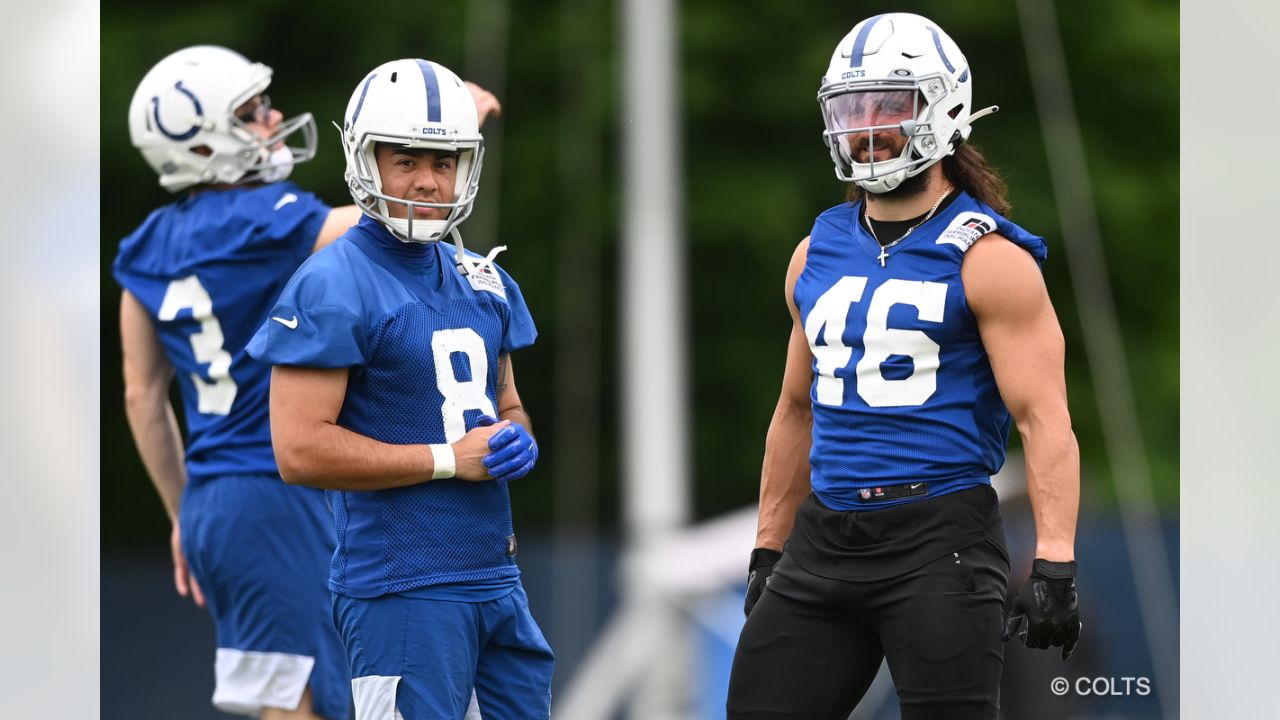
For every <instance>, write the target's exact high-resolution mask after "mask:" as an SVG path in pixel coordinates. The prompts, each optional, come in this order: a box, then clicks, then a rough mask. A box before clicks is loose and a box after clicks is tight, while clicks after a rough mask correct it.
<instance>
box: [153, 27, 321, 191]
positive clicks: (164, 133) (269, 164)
mask: <svg viewBox="0 0 1280 720" xmlns="http://www.w3.org/2000/svg"><path fill="white" fill-rule="evenodd" d="M270 84H271V68H269V67H267V66H266V65H263V64H262V63H251V62H249V60H247V59H246V58H245V57H244V56H243V55H241V54H239V53H237V52H234V51H232V50H228V49H226V48H223V47H218V46H215V45H198V46H195V47H189V48H185V49H183V50H179V51H177V52H175V53H173V54H172V55H169V56H168V57H166V58H165V59H163V60H161V61H160V62H158V63H156V65H155V67H153V68H151V70H150V71H149V72H147V74H146V76H145V77H144V78H142V82H141V83H139V84H138V89H137V90H135V91H134V93H133V101H132V102H130V104H129V137H130V139H132V141H133V145H134V147H136V148H138V149H139V150H141V151H142V156H143V157H144V158H146V160H147V163H148V164H150V165H151V167H152V168H153V169H154V170H155V171H156V172H157V173H159V174H160V185H161V187H163V188H165V189H166V190H168V191H170V192H178V191H180V190H183V189H185V188H188V187H190V186H192V185H197V184H201V183H246V182H255V181H256V182H275V181H278V180H283V179H284V178H286V177H288V175H289V172H290V171H291V170H292V169H293V166H294V165H295V164H297V163H300V162H306V161H307V160H310V159H311V158H313V157H315V153H316V125H315V120H313V119H312V117H311V114H310V113H303V114H301V115H298V116H296V117H293V118H290V119H288V120H286V121H284V122H283V123H282V124H281V125H280V127H279V129H278V130H277V131H276V132H275V134H274V135H272V136H271V137H269V138H264V137H261V136H260V135H258V134H257V133H255V132H254V131H253V130H252V129H250V128H249V127H248V126H247V124H246V123H245V122H244V121H243V120H241V119H239V118H237V117H236V116H235V111H236V108H238V107H240V106H241V105H243V104H245V103H246V102H247V101H249V100H250V99H252V98H253V97H254V96H256V95H259V94H261V93H262V92H263V91H264V90H266V89H267V86H268V85H270ZM298 131H301V132H302V137H301V140H302V144H301V145H300V146H299V145H289V144H288V143H287V142H286V139H288V138H290V136H293V135H294V133H297V132H298ZM296 139H297V138H296V137H295V138H294V140H296Z"/></svg>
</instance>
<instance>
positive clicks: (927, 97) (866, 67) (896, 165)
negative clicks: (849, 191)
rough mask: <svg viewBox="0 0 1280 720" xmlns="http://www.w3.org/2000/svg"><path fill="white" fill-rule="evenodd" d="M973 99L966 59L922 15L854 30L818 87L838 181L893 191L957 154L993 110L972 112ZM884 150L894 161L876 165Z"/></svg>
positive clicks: (879, 19)
mask: <svg viewBox="0 0 1280 720" xmlns="http://www.w3.org/2000/svg"><path fill="white" fill-rule="evenodd" d="M972 98H973V79H972V77H971V76H970V73H969V63H968V61H966V60H965V58H964V55H963V54H962V53H961V52H960V48H959V47H958V46H957V45H956V44H955V43H954V42H953V41H952V40H951V38H950V37H947V34H946V33H944V32H943V31H942V30H941V29H940V28H939V27H938V26H937V25H936V24H934V23H933V22H931V21H930V20H928V19H927V18H923V17H921V16H919V15H912V14H910V13H886V14H884V15H876V16H875V17H871V18H868V19H866V20H863V21H862V22H860V23H858V24H857V25H854V26H853V29H852V30H850V31H849V34H848V35H845V37H844V39H843V40H841V41H840V44H839V45H837V46H836V50H835V52H834V53H832V55H831V64H830V65H829V66H828V67H827V72H826V74H825V75H823V77H822V86H821V88H820V89H819V90H818V103H819V104H820V105H821V106H822V118H823V121H824V122H825V123H826V131H825V132H823V134H822V139H823V141H824V142H825V143H826V144H827V147H828V148H829V149H830V150H831V159H832V161H833V162H834V163H835V167H836V176H837V177H839V178H840V179H841V180H843V181H844V182H853V183H857V185H858V186H859V187H861V188H862V189H864V190H866V191H868V192H872V193H883V192H888V191H890V190H893V189H894V188H896V187H898V186H899V185H900V184H902V181H903V180H906V179H907V178H909V177H913V176H915V175H918V174H920V173H922V172H924V171H925V169H927V168H928V167H929V166H930V165H933V164H934V163H936V162H938V161H939V160H941V159H942V158H944V157H946V156H947V155H950V154H952V153H953V152H955V149H956V146H957V145H959V144H960V143H962V142H964V141H965V140H967V139H968V138H969V132H970V124H971V123H972V122H973V121H974V120H976V119H978V118H979V117H982V116H983V115H987V114H989V113H992V112H995V111H996V109H997V108H995V107H994V106H993V107H990V108H987V109H986V110H982V111H981V112H977V113H974V112H973V100H972ZM899 139H904V140H905V141H904V142H903V145H902V150H901V151H900V152H899V153H897V154H896V155H892V147H893V145H895V144H896V142H897V141H899ZM877 141H879V146H880V147H879V148H877ZM885 145H889V148H890V149H889V152H890V153H891V156H890V157H885V158H882V159H879V160H877V159H876V155H877V154H878V153H879V154H883V152H884V147H885ZM860 160H861V162H860Z"/></svg>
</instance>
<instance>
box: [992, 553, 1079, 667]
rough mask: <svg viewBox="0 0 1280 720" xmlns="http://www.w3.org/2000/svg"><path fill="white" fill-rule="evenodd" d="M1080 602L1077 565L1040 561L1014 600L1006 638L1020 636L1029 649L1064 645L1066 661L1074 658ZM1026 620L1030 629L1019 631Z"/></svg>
mask: <svg viewBox="0 0 1280 720" xmlns="http://www.w3.org/2000/svg"><path fill="white" fill-rule="evenodd" d="M1076 606H1077V600H1076V564H1075V561H1072V562H1049V561H1048V560H1041V559H1039V558H1036V561H1035V562H1034V563H1032V565H1031V576H1030V577H1028V578H1027V582H1026V583H1024V584H1023V586H1022V590H1020V591H1019V592H1018V596H1017V597H1015V598H1014V599H1013V605H1012V607H1010V608H1009V615H1008V617H1006V618H1005V621H1004V639H1005V640H1006V641H1008V639H1009V638H1011V637H1013V635H1014V633H1017V635H1018V638H1019V639H1021V640H1022V642H1023V644H1025V645H1026V646H1027V647H1029V648H1040V649H1041V650H1043V649H1045V648H1047V647H1049V646H1050V645H1053V646H1055V647H1057V646H1059V645H1061V646H1062V659H1063V660H1066V659H1067V658H1069V657H1071V651H1072V650H1075V649H1076V643H1077V642H1079V641H1080V628H1081V627H1083V624H1082V623H1081V622H1080V611H1079V610H1078V609H1077V607H1076ZM1023 618H1026V621H1027V626H1026V627H1025V628H1023V629H1022V631H1021V632H1018V627H1019V626H1020V625H1022V620H1023Z"/></svg>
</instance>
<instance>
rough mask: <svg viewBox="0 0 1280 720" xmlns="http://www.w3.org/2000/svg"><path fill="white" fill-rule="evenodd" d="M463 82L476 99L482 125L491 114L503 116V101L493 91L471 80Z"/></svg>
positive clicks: (472, 97)
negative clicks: (499, 100)
mask: <svg viewBox="0 0 1280 720" xmlns="http://www.w3.org/2000/svg"><path fill="white" fill-rule="evenodd" d="M463 84H464V85H466V86H467V89H468V90H470V91H471V99H472V100H475V101H476V117H477V119H478V120H479V121H480V123H479V124H480V125H482V126H483V125H484V120H485V118H487V117H489V116H490V115H493V116H494V117H502V103H500V102H498V98H497V97H496V96H495V95H494V94H493V93H491V92H489V91H488V90H485V89H484V88H482V87H480V86H479V85H477V84H475V83H473V82H471V81H469V80H468V81H467V82H465V83H463Z"/></svg>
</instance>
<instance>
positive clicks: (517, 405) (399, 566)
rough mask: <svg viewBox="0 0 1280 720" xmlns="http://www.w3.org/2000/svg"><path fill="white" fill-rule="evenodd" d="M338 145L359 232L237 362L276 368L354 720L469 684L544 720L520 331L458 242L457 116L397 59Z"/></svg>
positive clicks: (467, 136) (478, 157) (283, 431)
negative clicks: (521, 551)
mask: <svg viewBox="0 0 1280 720" xmlns="http://www.w3.org/2000/svg"><path fill="white" fill-rule="evenodd" d="M340 132H341V135H342V143H343V148H344V151H345V153H346V160H347V167H346V179H347V183H348V185H349V187H350V189H351V194H352V197H353V198H354V199H355V201H356V204H357V206H358V207H360V208H361V210H362V211H363V212H364V217H362V218H361V219H360V222H359V223H358V224H357V225H356V226H355V227H353V228H351V229H350V230H349V231H348V232H347V233H345V234H344V235H343V236H342V237H341V238H340V239H339V240H338V241H337V242H335V243H334V244H333V245H331V246H329V247H328V248H326V249H325V250H324V251H322V252H320V253H317V254H316V255H314V256H313V257H312V258H311V259H309V260H308V261H307V262H306V263H304V264H303V266H302V267H301V268H300V269H299V270H298V272H297V273H296V274H295V275H294V276H293V278H292V279H291V280H290V281H289V284H288V285H287V286H286V287H285V289H284V291H283V293H282V294H281V296H280V298H279V300H278V301H277V302H276V304H275V307H274V308H273V310H272V311H271V313H270V317H269V319H268V320H267V321H266V322H265V323H264V324H263V325H262V327H261V328H260V329H259V330H258V332H257V334H256V335H255V336H254V338H253V340H252V342H251V343H250V346H249V351H250V352H251V353H252V354H253V356H254V357H256V358H258V359H260V360H262V361H264V362H268V363H271V364H272V365H274V366H275V367H274V369H273V372H272V379H271V428H272V436H273V438H274V440H275V451H276V458H277V460H278V461H279V465H280V470H281V474H282V475H283V477H284V478H285V480H286V481H288V482H290V483H295V484H299V485H307V486H311V487H320V488H325V489H326V490H327V491H328V497H329V501H330V503H331V505H332V507H333V517H334V522H335V523H336V527H337V552H336V553H335V555H334V562H333V565H332V566H331V573H330V577H329V587H330V589H331V590H332V591H333V593H334V615H335V618H336V620H337V622H338V626H339V630H340V632H341V634H342V638H343V641H344V643H345V645H346V650H347V657H348V659H349V660H350V663H351V683H352V689H353V692H354V696H355V707H356V717H357V718H358V720H393V719H394V718H400V717H404V718H459V717H461V716H462V713H463V711H464V710H465V708H466V707H467V702H468V699H469V698H470V697H471V692H472V688H473V687H474V690H475V695H476V697H477V698H478V701H479V709H480V713H481V715H482V716H484V717H495V718H504V717H520V718H540V717H541V718H545V717H548V715H549V712H550V700H551V673H552V667H553V662H554V658H553V656H552V652H551V648H550V647H549V646H548V645H547V642H546V640H545V639H544V638H543V635H542V632H541V631H540V630H539V628H538V625H537V623H536V622H535V621H534V619H533V617H532V615H531V614H530V611H529V608H528V600H527V598H526V596H525V593H524V589H523V587H522V586H521V583H520V571H519V568H518V566H517V565H516V539H515V534H514V532H513V529H512V520H511V506H510V498H509V495H508V491H507V483H509V482H511V481H513V480H516V479H518V478H520V477H522V476H524V475H525V474H526V473H528V472H529V471H530V469H532V467H533V465H534V463H535V462H536V461H537V458H538V446H537V443H536V441H535V440H534V438H533V435H532V433H531V425H530V421H529V416H528V414H527V413H526V412H525V410H524V409H523V407H522V406H521V402H520V396H519V394H518V392H517V391H516V385H515V377H514V374H513V372H512V364H511V357H510V355H511V353H512V352H513V351H514V350H517V349H520V348H523V347H527V346H529V345H531V344H532V343H533V341H534V338H535V337H536V330H535V329H534V324H533V320H532V318H531V317H530V315H529V311H528V309H527V308H526V306H525V302H524V299H523V297H522V296H521V293H520V288H519V286H518V285H517V284H516V283H515V281H513V280H512V279H511V277H510V276H509V275H508V274H507V273H506V272H505V271H503V270H502V269H501V268H499V267H498V266H496V265H494V264H493V258H494V257H495V255H496V254H497V252H498V251H499V250H501V249H502V248H501V247H499V248H495V249H494V251H493V252H491V253H490V254H489V255H488V256H487V257H480V256H478V255H476V254H474V253H471V252H468V251H466V250H465V248H464V247H463V245H462V238H461V234H460V233H459V230H458V227H459V225H460V224H461V223H462V222H463V221H464V220H465V219H466V218H467V216H468V214H469V213H470V212H471V209H472V207H473V205H474V203H475V199H476V194H477V192H478V190H479V182H480V170H481V166H482V162H483V158H484V139H483V138H482V136H481V135H480V132H479V129H478V124H477V117H476V106H475V104H474V103H473V101H472V98H471V96H470V95H469V94H468V93H467V91H466V89H465V88H464V86H463V84H462V82H461V81H460V80H459V79H458V77H457V76H456V75H454V74H453V73H452V72H451V71H449V70H448V69H447V68H445V67H443V66H442V65H439V64H437V63H434V62H429V61H426V60H415V59H406V60H396V61H393V62H389V63H386V64H383V65H381V66H379V67H377V68H375V69H374V70H373V71H372V72H370V73H369V74H368V75H367V76H365V78H364V79H363V80H361V82H360V83H359V84H358V85H357V86H356V88H355V90H354V92H353V93H352V95H351V100H350V102H349V103H348V105H347V110H346V114H345V116H344V120H343V125H342V127H341V128H340ZM450 238H452V240H453V244H452V245H450V244H449V243H448V240H449V239H450Z"/></svg>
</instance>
